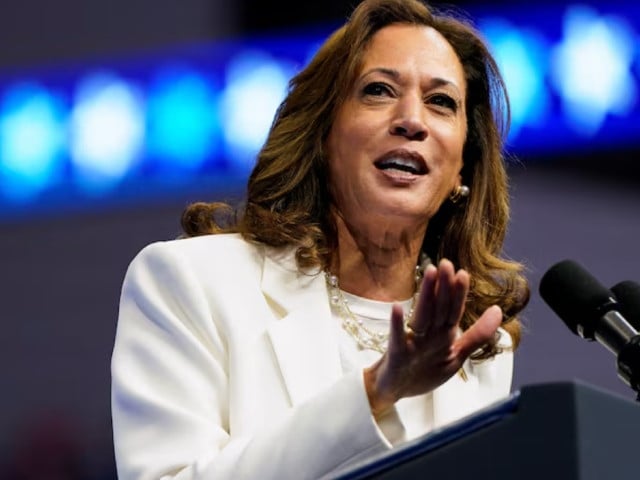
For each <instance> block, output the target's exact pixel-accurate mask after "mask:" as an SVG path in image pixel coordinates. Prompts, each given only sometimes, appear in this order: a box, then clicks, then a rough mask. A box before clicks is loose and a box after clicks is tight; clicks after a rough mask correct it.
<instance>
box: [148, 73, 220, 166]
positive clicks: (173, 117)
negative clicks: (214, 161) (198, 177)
mask: <svg viewBox="0 0 640 480" xmlns="http://www.w3.org/2000/svg"><path fill="white" fill-rule="evenodd" d="M214 88H215V87H214V85H213V82H212V80H211V79H210V78H207V77H205V75H203V74H202V73H199V72H197V71H196V70H194V69H192V68H188V67H183V66H178V65H171V66H165V67H162V68H161V69H160V71H159V73H158V75H157V76H156V78H155V80H154V81H153V82H152V85H151V86H150V88H149V94H148V107H147V115H148V132H147V153H148V154H149V155H150V156H151V157H153V158H157V159H158V161H159V162H160V163H162V164H164V165H165V166H174V167H175V168H176V170H179V169H186V170H189V171H191V170H194V169H198V168H200V167H201V166H202V164H203V163H204V162H205V161H206V160H207V159H208V158H209V157H211V156H213V155H214V154H215V152H216V151H217V150H219V148H220V147H219V142H220V136H221V133H220V131H219V130H220V120H219V117H218V102H219V98H218V97H219V93H218V92H216V91H215V89H214Z"/></svg>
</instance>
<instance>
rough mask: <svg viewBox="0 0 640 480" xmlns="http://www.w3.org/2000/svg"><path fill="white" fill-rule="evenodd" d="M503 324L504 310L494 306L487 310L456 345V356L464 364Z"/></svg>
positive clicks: (454, 347)
mask: <svg viewBox="0 0 640 480" xmlns="http://www.w3.org/2000/svg"><path fill="white" fill-rule="evenodd" d="M501 323H502V310H501V309H500V307H499V306H497V305H493V306H491V307H489V308H487V309H486V310H485V311H484V313H483V314H482V315H481V316H480V318H478V320H476V322H475V323H474V324H473V325H472V326H471V327H470V328H469V329H468V330H467V331H465V332H464V333H463V334H462V335H461V336H460V338H458V339H457V340H456V342H455V343H454V346H453V349H454V355H456V356H458V357H459V359H460V361H461V362H464V360H466V359H467V358H468V357H469V356H470V355H471V354H472V353H473V352H475V351H476V350H477V349H479V348H481V347H482V346H484V345H486V344H487V343H488V342H489V341H491V339H492V338H493V336H494V335H495V333H496V330H497V329H498V327H499V326H500V324H501Z"/></svg>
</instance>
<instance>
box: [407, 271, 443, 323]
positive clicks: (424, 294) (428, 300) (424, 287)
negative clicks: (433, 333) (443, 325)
mask: <svg viewBox="0 0 640 480" xmlns="http://www.w3.org/2000/svg"><path fill="white" fill-rule="evenodd" d="M437 275H438V269H437V268H436V267H435V266H434V265H432V264H429V265H427V268H425V270H424V274H423V278H422V284H421V285H420V294H419V296H418V303H417V305H416V309H415V311H414V314H413V318H411V319H409V322H410V323H409V325H410V326H411V329H412V330H414V331H415V332H425V333H426V332H427V329H428V328H429V322H431V319H432V318H433V315H434V303H435V287H436V279H437Z"/></svg>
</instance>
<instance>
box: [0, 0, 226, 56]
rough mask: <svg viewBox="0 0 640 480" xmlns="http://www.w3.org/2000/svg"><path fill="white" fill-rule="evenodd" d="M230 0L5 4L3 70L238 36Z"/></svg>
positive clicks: (0, 11) (0, 33) (0, 26)
mask: <svg viewBox="0 0 640 480" xmlns="http://www.w3.org/2000/svg"><path fill="white" fill-rule="evenodd" d="M238 5H239V2H234V1H228V0H182V1H175V0H109V1H99V0H60V1H55V2H46V1H42V0H21V1H18V2H12V1H4V2H2V3H1V4H0V66H3V67H19V66H30V65H33V64H49V63H54V62H59V61H61V60H70V59H71V60H73V59H78V58H89V57H95V56H102V55H111V54H122V53H127V52H131V51H138V50H143V49H147V48H153V47H157V46H167V45H173V44H176V43H178V44H179V43H184V42H191V41H198V40H206V39H212V38H219V37H226V36H230V35H234V34H236V33H237V32H238V23H239V19H238V13H237V7H238Z"/></svg>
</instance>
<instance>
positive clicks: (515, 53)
mask: <svg viewBox="0 0 640 480" xmlns="http://www.w3.org/2000/svg"><path fill="white" fill-rule="evenodd" d="M481 30H482V32H483V34H484V35H485V37H486V38H487V41H488V42H489V44H490V45H491V50H492V53H493V55H494V57H495V59H496V62H497V63H498V66H499V68H500V71H501V73H502V75H503V78H504V81H505V84H506V87H507V92H508V94H509V101H510V106H511V130H510V132H509V139H510V140H517V137H518V134H519V133H520V129H521V128H522V127H523V126H528V127H539V126H541V125H542V123H543V122H544V121H545V120H546V119H547V117H548V114H549V110H550V103H551V100H550V95H549V92H548V90H547V86H546V84H545V76H546V72H547V58H546V55H545V51H547V48H548V47H547V45H546V42H545V41H544V40H543V38H542V37H541V36H540V35H539V34H537V33H536V32H534V31H532V30H526V29H519V28H516V27H515V26H514V25H512V24H511V23H509V22H508V21H506V20H504V19H500V18H496V17H490V18H486V19H485V20H484V21H483V22H482V24H481Z"/></svg>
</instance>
